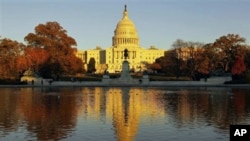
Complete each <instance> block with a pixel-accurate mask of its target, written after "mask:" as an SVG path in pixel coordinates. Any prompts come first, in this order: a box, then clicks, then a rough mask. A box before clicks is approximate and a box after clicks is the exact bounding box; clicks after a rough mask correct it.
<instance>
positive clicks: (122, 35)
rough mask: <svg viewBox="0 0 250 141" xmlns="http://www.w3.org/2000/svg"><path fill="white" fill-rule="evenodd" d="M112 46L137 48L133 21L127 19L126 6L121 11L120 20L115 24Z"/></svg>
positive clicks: (137, 41) (137, 43)
mask: <svg viewBox="0 0 250 141" xmlns="http://www.w3.org/2000/svg"><path fill="white" fill-rule="evenodd" d="M112 45H113V46H115V47H120V46H123V47H128V48H129V47H139V37H138V35H137V31H136V28H135V25H134V23H133V21H131V20H130V19H129V17H128V11H127V6H126V5H125V9H124V11H123V17H122V19H121V20H120V21H119V22H118V23H117V26H116V29H115V31H114V36H113V43H112Z"/></svg>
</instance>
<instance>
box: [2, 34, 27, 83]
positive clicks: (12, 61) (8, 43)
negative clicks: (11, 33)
mask: <svg viewBox="0 0 250 141" xmlns="http://www.w3.org/2000/svg"><path fill="white" fill-rule="evenodd" d="M24 47H25V46H24V45H23V44H22V43H19V42H17V41H13V40H10V39H7V38H4V39H0V79H18V78H19V76H20V73H22V71H23V68H22V67H19V61H18V60H19V57H20V56H21V55H22V53H23V49H24Z"/></svg>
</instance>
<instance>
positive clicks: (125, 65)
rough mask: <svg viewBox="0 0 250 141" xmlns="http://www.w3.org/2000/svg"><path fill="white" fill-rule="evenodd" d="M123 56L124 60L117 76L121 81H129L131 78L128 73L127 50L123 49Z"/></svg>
mask: <svg viewBox="0 0 250 141" xmlns="http://www.w3.org/2000/svg"><path fill="white" fill-rule="evenodd" d="M124 58H125V60H124V61H123V62H122V72H121V76H120V77H119V78H118V79H119V80H121V81H131V80H133V78H132V77H131V75H130V74H129V62H128V61H127V58H128V50H127V49H125V50H124Z"/></svg>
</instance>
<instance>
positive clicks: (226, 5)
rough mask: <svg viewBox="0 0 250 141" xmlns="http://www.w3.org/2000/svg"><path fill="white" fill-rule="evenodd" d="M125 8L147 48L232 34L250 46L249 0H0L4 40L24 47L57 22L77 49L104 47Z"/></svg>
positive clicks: (207, 41)
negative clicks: (44, 26) (37, 30)
mask: <svg viewBox="0 0 250 141" xmlns="http://www.w3.org/2000/svg"><path fill="white" fill-rule="evenodd" d="M125 4H126V5H127V10H128V14H129V17H130V19H131V20H132V21H133V22H134V24H135V26H136V29H137V32H138V35H139V38H140V46H141V47H143V48H149V47H150V46H152V45H153V46H155V47H157V48H159V49H164V50H167V49H170V48H172V44H173V43H174V42H175V41H176V40H177V39H182V40H184V41H193V42H202V43H213V42H214V41H215V40H216V39H218V38H219V37H221V36H224V35H227V34H229V33H230V34H239V35H240V36H241V37H244V38H246V40H247V42H246V43H247V44H248V45H249V44H250V0H0V36H1V38H10V39H12V40H16V41H19V42H22V43H25V41H24V37H25V36H26V35H27V34H28V33H34V28H35V27H36V26H37V25H38V24H45V23H46V22H49V21H56V22H58V23H59V24H60V25H61V26H62V27H63V28H64V29H65V30H67V34H68V35H69V36H71V37H73V38H74V39H75V40H76V42H77V48H78V49H80V50H86V49H94V48H95V47H96V46H101V47H102V48H103V49H105V48H108V47H110V46H111V45H112V37H113V36H114V30H115V28H116V25H117V23H118V22H119V21H120V20H121V18H122V15H123V10H124V5H125Z"/></svg>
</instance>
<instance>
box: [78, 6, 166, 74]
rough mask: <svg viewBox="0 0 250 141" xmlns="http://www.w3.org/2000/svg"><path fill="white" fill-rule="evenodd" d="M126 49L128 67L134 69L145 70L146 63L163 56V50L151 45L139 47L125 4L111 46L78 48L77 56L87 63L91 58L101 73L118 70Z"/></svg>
mask: <svg viewBox="0 0 250 141" xmlns="http://www.w3.org/2000/svg"><path fill="white" fill-rule="evenodd" d="M125 49H127V50H128V58H127V61H128V62H129V63H130V69H133V70H134V71H136V72H138V71H143V70H147V65H146V64H151V63H154V61H155V59H157V58H159V57H161V56H164V50H162V49H157V48H156V47H154V46H151V47H150V48H149V49H145V48H142V47H140V45H139V37H138V34H137V30H136V27H135V24H134V23H133V21H132V20H130V18H129V17H128V11H127V7H126V5H125V8H124V11H123V17H122V19H121V20H120V21H119V22H118V23H117V26H116V29H115V31H114V36H113V37H112V46H111V47H109V48H107V49H106V50H104V49H102V48H101V47H96V48H95V49H92V50H86V51H83V50H78V51H77V57H79V58H81V59H82V60H83V62H84V63H85V65H86V66H85V69H86V70H88V68H87V64H88V63H89V61H90V60H91V59H92V60H93V59H94V60H95V68H96V73H103V72H104V71H105V70H107V71H108V72H110V73H115V72H120V71H121V69H122V62H123V61H124V59H125V58H124V50H125Z"/></svg>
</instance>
